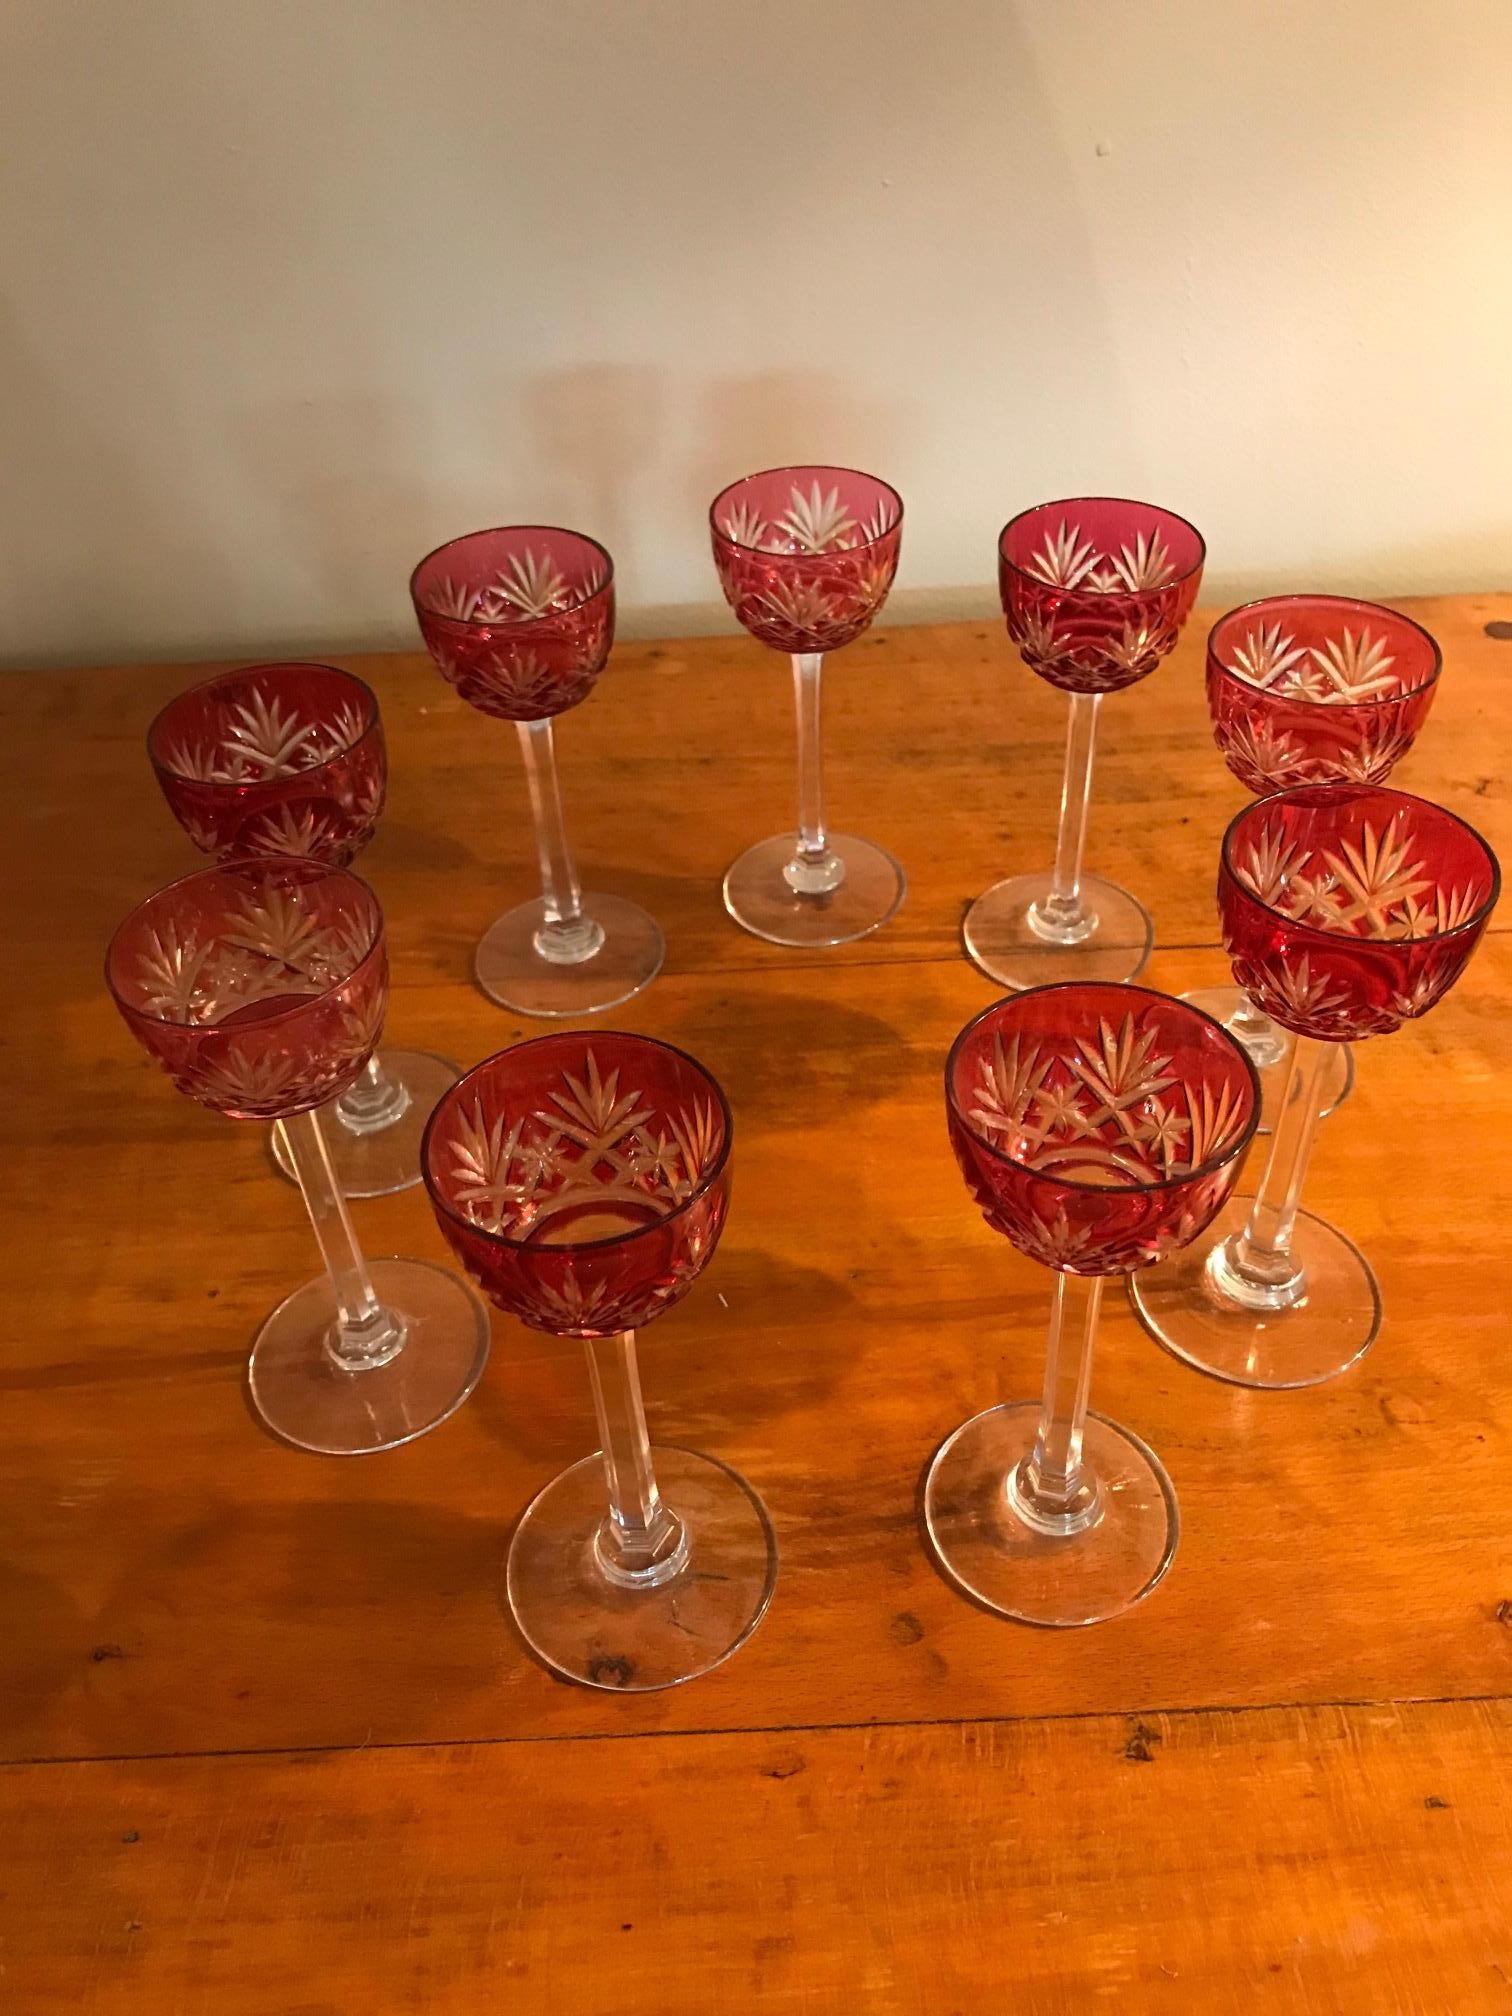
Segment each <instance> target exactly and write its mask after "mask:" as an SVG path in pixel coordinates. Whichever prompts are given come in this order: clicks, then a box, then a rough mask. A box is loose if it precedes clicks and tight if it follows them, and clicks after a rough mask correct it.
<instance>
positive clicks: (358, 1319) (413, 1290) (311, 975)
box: [105, 860, 489, 1456]
mask: <svg viewBox="0 0 1512 2016" xmlns="http://www.w3.org/2000/svg"><path fill="white" fill-rule="evenodd" d="M105 978H106V982H107V984H108V986H109V988H110V991H111V994H112V995H113V996H114V999H115V1004H116V1006H117V1008H118V1009H119V1010H120V1012H121V1015H122V1017H123V1019H124V1021H125V1023H126V1026H127V1028H128V1029H129V1030H130V1031H131V1033H132V1035H133V1036H135V1038H136V1039H137V1041H138V1042H139V1043H140V1044H141V1046H142V1048H143V1049H144V1050H145V1051H146V1052H147V1054H148V1056H149V1057H151V1058H153V1059H154V1060H155V1061H156V1062H157V1063H158V1064H160V1065H161V1066H162V1068H163V1069H164V1070H165V1071H166V1072H167V1074H168V1076H169V1077H170V1078H171V1079H172V1080H173V1082H174V1084H175V1085H176V1086H177V1087H178V1089H179V1090H180V1091H181V1092H185V1093H187V1094H188V1095H189V1097H190V1098H191V1099H197V1100H198V1101H199V1102H200V1104H201V1105H204V1106H209V1107H211V1108H212V1109H213V1110H214V1111H215V1112H218V1113H225V1114H229V1115H230V1117H231V1118H232V1119H234V1120H275V1121H276V1122H277V1123H278V1126H279V1129H280V1130H281V1132H282V1134H283V1136H284V1141H285V1145H286V1147H287V1150H288V1155H289V1161H290V1163H291V1165H292V1167H293V1169H294V1172H295V1175H296V1176H297V1178H298V1181H299V1186H300V1189H301V1190H302V1191H303V1192H304V1200H305V1203H306V1205H307V1207H308V1209H309V1213H310V1222H311V1224H312V1225H313V1226H314V1228H315V1237H316V1240H317V1241H318V1242H319V1245H320V1250H321V1255H322V1257H323V1258H324V1260H325V1263H326V1274H325V1275H324V1276H322V1277H321V1278H320V1279H319V1280H316V1281H311V1282H308V1283H306V1285H305V1286H304V1287H302V1288H297V1289H295V1291H294V1293H293V1294H292V1295H289V1296H288V1297H286V1299H285V1300H284V1301H283V1302H281V1303H280V1304H279V1306H278V1307H277V1308H276V1309H275V1310H274V1311H273V1313H272V1315H271V1316H269V1317H268V1319H267V1320H266V1322H265V1323H264V1324H263V1325H262V1328H261V1329H260V1330H259V1331H258V1333H257V1338H256V1341H255V1342H254V1344H253V1346H252V1356H251V1359H250V1361H249V1363H248V1366H247V1383H248V1389H249V1391H250V1394H251V1399H252V1405H253V1407H254V1409H255V1410H256V1412H257V1413H258V1415H259V1416H260V1417H261V1419H262V1420H263V1422H264V1423H265V1425H266V1426H267V1427H269V1428H270V1429H272V1431H273V1433H274V1434H275V1435H277V1436H279V1437H280V1438H281V1439H282V1440H283V1441H285V1442H290V1443H293V1444H294V1445H295V1446H296V1447H297V1448H300V1449H310V1450H314V1451H317V1452H318V1453H320V1454H322V1455H327V1456H360V1455H365V1454H368V1453H370V1452H371V1451H373V1450H376V1449H393V1448H396V1447H397V1446H398V1445H399V1444H400V1443H401V1442H409V1441H412V1440H413V1439H414V1438H415V1436H417V1435H423V1434H424V1433H425V1431H426V1430H427V1429H428V1428H434V1427H435V1426H436V1425H437V1424H438V1423H439V1422H442V1421H444V1420H445V1419H446V1418H447V1416H448V1415H450V1414H452V1413H454V1412H455V1411H456V1409H457V1408H458V1407H460V1406H461V1404H462V1402H463V1401H464V1400H465V1399H466V1398H467V1396H468V1394H469V1393H471V1391H472V1389H473V1387H474V1386H475V1385H476V1384H477V1383H478V1377H479V1375H480V1373H481V1372H482V1370H483V1366H484V1363H485V1362H486V1360H487V1357H488V1334H489V1325H488V1312H487V1310H486V1309H485V1308H484V1306H483V1304H482V1303H481V1302H480V1301H479V1300H478V1298H477V1296H476V1295H474V1293H473V1292H472V1290H471V1289H470V1288H469V1287H468V1285H467V1284H466V1282H465V1281H461V1280H459V1279H458V1278H457V1276H456V1275H455V1274H450V1273H448V1272H447V1271H446V1269H445V1268H442V1267H436V1266H433V1265H432V1264H431V1263H430V1262H429V1261H427V1260H377V1261H374V1262H373V1263H372V1264H371V1265H369V1264H368V1263H367V1262H366V1261H365V1260H364V1259H363V1256H362V1249H361V1248H360V1247H359V1245H358V1244H357V1236H356V1234H355V1233H354V1232H353V1230H352V1222H351V1219H350V1218H349V1217H348V1215H347V1209H346V1204H345V1202H344V1200H343V1198H342V1194H341V1190H340V1188H339V1186H338V1184H337V1182H336V1178H335V1175H334V1173H333V1171H332V1168H331V1163H330V1158H329V1156H328V1155H327V1153H326V1145H325V1135H324V1132H323V1130H322V1127H321V1123H320V1119H319V1117H318V1115H317V1113H316V1110H315V1109H316V1108H317V1107H320V1106H324V1105H325V1104H326V1103H327V1102H328V1101H330V1100H332V1099H335V1098H339V1097H340V1095H341V1094H342V1093H343V1092H345V1091H346V1090H347V1089H348V1088H349V1087H350V1086H352V1085H354V1084H356V1083H357V1081H358V1079H359V1078H360V1077H361V1075H362V1069H363V1066H364V1065H365V1064H366V1062H367V1060H368V1058H369V1056H370V1055H371V1054H372V1051H373V1048H374V1045H375V1044H376V1043H377V1041H378V1036H379V1033H380V1031H381V1029H382V1027H383V1014H384V1008H385V1006H386V1004H387V1000H388V960H387V956H386V954H385V951H384V943H383V914H382V912H381V911H380V910H379V908H378V900H377V898H376V897H375V896H374V894H373V892H372V890H371V889H369V888H368V886H367V884H366V883H365V882H360V881H359V880H358V879H357V877H356V876H355V875H352V874H349V873H347V872H346V871H345V870H343V869H339V868H328V867H325V866H323V865H321V864H319V863H316V862H311V861H302V860H287V861H237V862H233V863H230V864H229V865H226V866H223V867H219V868H206V869H202V870H201V871H200V872H199V873H198V874H195V875H189V876H186V877H185V878H184V880H183V881H181V882H174V883H170V885H169V886H168V887H167V888H166V889H161V890H159V891H158V893H157V895H155V896H152V897H149V898H148V900H147V901H146V902H145V903H142V904H140V905H138V907H137V908H136V909H135V910H133V911H132V913H131V915H130V916H129V917H128V918H127V919H126V920H125V922H124V923H123V924H122V925H121V926H120V928H119V929H118V930H117V931H116V934H115V936H114V937H113V938H112V939H111V941H110V949H109V951H108V952H107V953H106V957H105Z"/></svg>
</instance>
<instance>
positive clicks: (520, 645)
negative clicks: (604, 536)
mask: <svg viewBox="0 0 1512 2016" xmlns="http://www.w3.org/2000/svg"><path fill="white" fill-rule="evenodd" d="M410 594H411V597H412V598H413V600H414V604H415V616H416V618H417V620H418V622H419V624H420V634H421V636H422V637H424V639H425V645H426V649H427V650H428V651H429V652H430V654H431V657H432V658H433V659H434V660H435V661H436V669H437V670H438V671H439V672H440V674H441V676H442V678H443V679H445V680H446V682H447V684H448V685H451V686H455V687H456V689H457V691H458V692H459V693H460V694H461V695H462V698H463V699H464V700H465V701H466V702H467V704H468V705H469V706H470V707H476V708H477V710H478V712H479V713H480V714H491V715H493V716H494V718H495V719H496V720H499V721H548V720H551V719H552V718H554V717H555V716H556V715H558V714H565V713H566V711H567V709H568V708H569V707H576V706H577V705H578V704H579V702H581V701H583V700H586V699H587V698H588V695H589V694H590V693H591V692H592V691H593V688H594V686H595V684H596V683H597V680H598V676H599V674H600V672H602V671H603V669H604V666H605V663H606V662H607V660H608V657H609V647H610V645H611V644H612V643H613V642H614V563H613V562H612V561H611V560H610V558H609V555H608V553H607V552H606V551H605V550H604V548H603V547H602V546H600V544H599V543H598V541H597V540H596V539H589V538H588V537H586V535H585V534H583V533H581V532H568V531H564V530H563V529H562V528H561V527H560V526H556V525H501V526H498V527H496V528H495V529H494V530H493V531H490V532H470V533H468V534H466V535H465V536H464V537H463V538H461V539H452V540H450V541H448V543H447V544H446V545H445V546H439V547H437V549H436V551H435V552H434V553H430V554H428V555H427V556H426V558H425V559H423V560H422V561H421V562H420V565H419V566H418V567H417V568H416V569H415V571H414V574H413V575H412V576H411V579H410Z"/></svg>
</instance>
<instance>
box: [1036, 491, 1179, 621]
mask: <svg viewBox="0 0 1512 2016" xmlns="http://www.w3.org/2000/svg"><path fill="white" fill-rule="evenodd" d="M1076 504H1127V505H1128V506H1129V508H1130V509H1131V510H1134V511H1153V512H1155V513H1157V514H1158V515H1159V516H1160V517H1162V518H1171V519H1174V520H1175V522H1176V523H1177V524H1178V525H1185V527H1186V529H1187V530H1188V532H1190V533H1191V535H1192V537H1193V538H1194V539H1195V540H1196V541H1197V557H1196V559H1195V560H1194V561H1193V562H1192V564H1191V566H1190V567H1183V568H1182V570H1181V572H1180V573H1179V574H1173V575H1172V576H1171V578H1170V580H1169V581H1162V582H1161V584H1160V586H1159V587H1158V588H1121V589H1119V590H1118V592H1117V594H1115V595H1113V596H1111V597H1108V596H1100V597H1098V599H1099V600H1112V601H1117V600H1118V599H1119V596H1123V597H1124V598H1125V599H1127V598H1128V597H1129V596H1130V595H1168V594H1169V593H1170V592H1171V590H1172V589H1173V588H1179V587H1180V586H1181V585H1182V583H1183V582H1184V581H1190V580H1191V578H1192V576H1193V575H1194V574H1198V573H1200V572H1201V571H1202V568H1203V567H1204V565H1205V564H1206V562H1207V541H1206V539H1204V538H1203V536H1202V534H1201V533H1200V532H1199V531H1198V530H1197V527H1196V526H1195V525H1194V524H1193V523H1192V521H1191V519H1190V518H1183V517H1182V515H1181V513H1180V512H1179V511H1173V510H1172V509H1171V508H1170V506H1169V505H1167V504H1151V503H1150V502H1149V501H1148V499H1147V498H1143V497H1097V496H1086V497H1047V498H1046V499H1045V501H1044V503H1042V504H1030V505H1027V506H1026V507H1025V508H1024V509H1023V510H1022V511H1015V512H1014V514H1013V516H1012V517H1011V518H1010V519H1009V520H1008V522H1007V524H1006V525H1005V526H1004V527H1003V529H1002V531H1001V532H999V534H998V558H999V560H1001V562H1002V563H1003V565H1004V566H1005V567H1011V568H1012V569H1013V571H1014V573H1015V574H1017V575H1018V576H1019V577H1020V579H1021V580H1024V581H1028V582H1031V583H1032V584H1033V585H1034V587H1036V588H1038V589H1041V590H1043V589H1046V588H1048V589H1051V590H1052V591H1053V592H1054V593H1056V594H1059V595H1079V594H1081V593H1082V592H1083V591H1082V590H1081V589H1080V588H1059V589H1057V588H1056V587H1055V584H1054V582H1053V581H1046V580H1045V578H1044V577H1043V575H1040V574H1031V573H1030V571H1029V569H1028V568H1027V567H1021V566H1020V565H1019V563H1018V561H1017V560H1015V559H1014V558H1013V557H1012V555H1011V554H1010V553H1008V552H1007V550H1006V541H1007V538H1008V534H1009V533H1010V532H1011V531H1012V530H1013V528H1014V526H1015V525H1022V523H1023V522H1024V520H1025V519H1026V518H1032V517H1033V516H1034V515H1035V513H1036V512H1037V511H1069V510H1070V509H1071V507H1072V506H1073V505H1076Z"/></svg>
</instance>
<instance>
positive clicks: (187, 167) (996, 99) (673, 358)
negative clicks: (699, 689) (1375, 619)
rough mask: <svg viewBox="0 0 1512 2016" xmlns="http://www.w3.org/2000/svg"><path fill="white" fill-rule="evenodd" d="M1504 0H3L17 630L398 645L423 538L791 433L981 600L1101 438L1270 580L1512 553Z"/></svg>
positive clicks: (570, 518) (4, 631)
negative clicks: (1038, 505) (888, 500)
mask: <svg viewBox="0 0 1512 2016" xmlns="http://www.w3.org/2000/svg"><path fill="white" fill-rule="evenodd" d="M1509 78H1512V0H1436V4H1434V5H1432V6H1426V5H1423V4H1421V0H1358V4H1353V5H1349V4H1343V0H1296V4H1289V0H1288V4H1282V0H1276V4H1265V0H1253V4H1243V0H1017V4H1015V0H741V4H735V0H346V4H338V0H7V4H6V5H5V6H4V7H3V8H0V149H3V152H4V156H5V163H4V175H3V183H0V260H3V270H0V286H3V295H0V402H3V406H0V422H3V442H0V446H3V463H4V468H3V476H0V484H3V489H0V659H3V660H7V661H9V662H35V661H42V662H50V661H58V660H70V659H80V660H83V659H94V660H98V659H105V658H119V657H130V656H137V657H142V656H152V655H159V654H162V655H192V654H195V653H202V654H207V655H208V654H232V653H249V654H250V653H255V652H264V651H278V650H291V649H298V648H318V647H322V646H323V647H326V648H329V649H332V650H334V649H338V648H341V647H344V646H345V647H351V648H355V647H358V646H360V645H365V644H374V643H386V642H394V641H406V642H407V641H409V639H410V637H411V634H412V633H411V629H410V621H409V616H408V606H407V601H406V596H405V580H406V576H407V573H408V568H409V565H410V563H411V562H412V561H413V560H414V559H416V558H417V557H418V556H419V555H420V554H421V553H422V552H423V551H425V550H426V548H427V547H429V546H430V545H432V544H434V543H435V542H436V541H437V540H439V539H440V538H442V537H444V536H447V535H449V534H451V533H453V532H457V531H462V530H465V529H467V528H469V527H471V526H473V525H475V524H479V523H485V524H490V523H497V522H500V521H504V520H508V519H511V518H526V517H539V518H545V519H550V520H558V521H562V520H565V521H566V522H569V523H573V524H578V525H581V526H582V527H584V528H585V529H587V530H591V531H593V532H595V533H598V534H599V535H600V536H601V537H603V538H604V539H606V540H607V542H608V543H609V545H610V546H611V547H612V549H613V550H614V552H615V554H616V557H617V560H618V564H619V575H620V582H621V589H622V599H623V604H624V607H625V611H626V622H625V628H626V629H627V630H628V629H637V628H638V629H641V630H643V631H644V630H646V629H653V628H677V627H686V628H696V627H701V626H705V625H708V624H714V623H720V622H723V621H725V620H727V619H725V618H724V617H723V614H722V611H721V610H720V609H719V607H718V606H717V590H716V588H715V584H714V581H713V576H712V572H711V568H710V564H709V559H708V555H707V551H706V547H705V539H704V530H703V512H704V507H705V505H706V502H707V499H708V497H709V495H710V494H711V493H712V491H713V489H714V488H715V486H716V484H717V483H718V482H720V481H721V480H722V479H724V478H726V477H728V476H730V475H732V474H735V473H738V472H739V471H741V470H742V469H744V468H747V467H755V466H759V465H761V464H763V463H766V462H772V461H778V460H784V459H791V458H797V457H803V456H813V457H823V458H828V459H834V460H840V461H851V462H857V463H861V464H864V465H867V466H870V467H873V468H875V469H876V470H877V471H878V472H879V473H881V474H883V475H885V476H887V477H889V478H891V479H892V480H893V481H894V482H895V483H897V484H898V485H899V487H900V488H901V489H902V491H903V492H904V495H905V498H906V500H907V504H908V508H909V524H908V531H907V536H906V538H905V542H904V561H903V572H902V574H901V576H900V582H899V589H898V593H897V595H896V598H895V607H894V613H895V615H899V616H903V617H905V618H906V617H909V616H914V617H917V616H919V615H923V614H929V613H934V612H936V611H938V610H940V609H944V610H947V611H949V610H954V609H967V608H973V609H974V608H978V607H989V606H991V594H990V589H989V588H988V583H989V582H990V578H991V572H992V550H993V539H994V535H995V533H996V531H997V528H998V526H999V524H1000V523H1001V521H1002V520H1003V518H1004V517H1005V516H1006V515H1007V514H1008V513H1009V512H1010V511H1012V510H1013V509H1015V508H1017V507H1019V506H1021V505H1023V504H1025V503H1028V502H1031V501H1033V500H1035V499H1037V498H1039V497H1041V496H1046V495H1057V494H1061V493H1064V492H1068V491H1075V490H1077V489H1078V488H1090V487H1098V488H1104V489H1109V490H1113V491H1123V492H1131V493H1133V494H1135V495H1147V496H1150V497H1154V498H1158V499H1160V500H1161V501H1163V502H1166V503H1169V504H1171V505H1172V506H1174V507H1175V508H1176V509H1178V510H1181V511H1184V512H1186V513H1188V514H1189V515H1191V516H1192V517H1194V518H1195V519H1196V520H1197V521H1198V523H1199V524H1200V525H1201V526H1202V527H1203V528H1204V529H1205V530H1206V532H1207V533H1208V537H1209V547H1210V552H1211V561H1210V569H1209V580H1210V583H1211V584H1212V589H1213V591H1214V593H1215V594H1216V595H1218V596H1222V597H1232V596H1236V595H1238V594H1239V593H1240V592H1242V591H1252V592H1259V591H1261V590H1263V589H1265V588H1270V587H1281V586H1286V585H1299V584H1318V585H1327V586H1336V587H1346V588H1354V589H1357V590H1363V591H1365V592H1369V591H1372V590H1374V591H1380V592H1392V591H1395V592H1407V591H1410V590H1420V589H1434V588H1445V589H1453V588H1465V587H1470V586H1495V585H1503V586H1505V585H1507V584H1508V582H1509V581H1512V390H1509V354H1512V352H1509V346H1512V221H1509V220H1512V96H1509V91H1512V85H1509Z"/></svg>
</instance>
